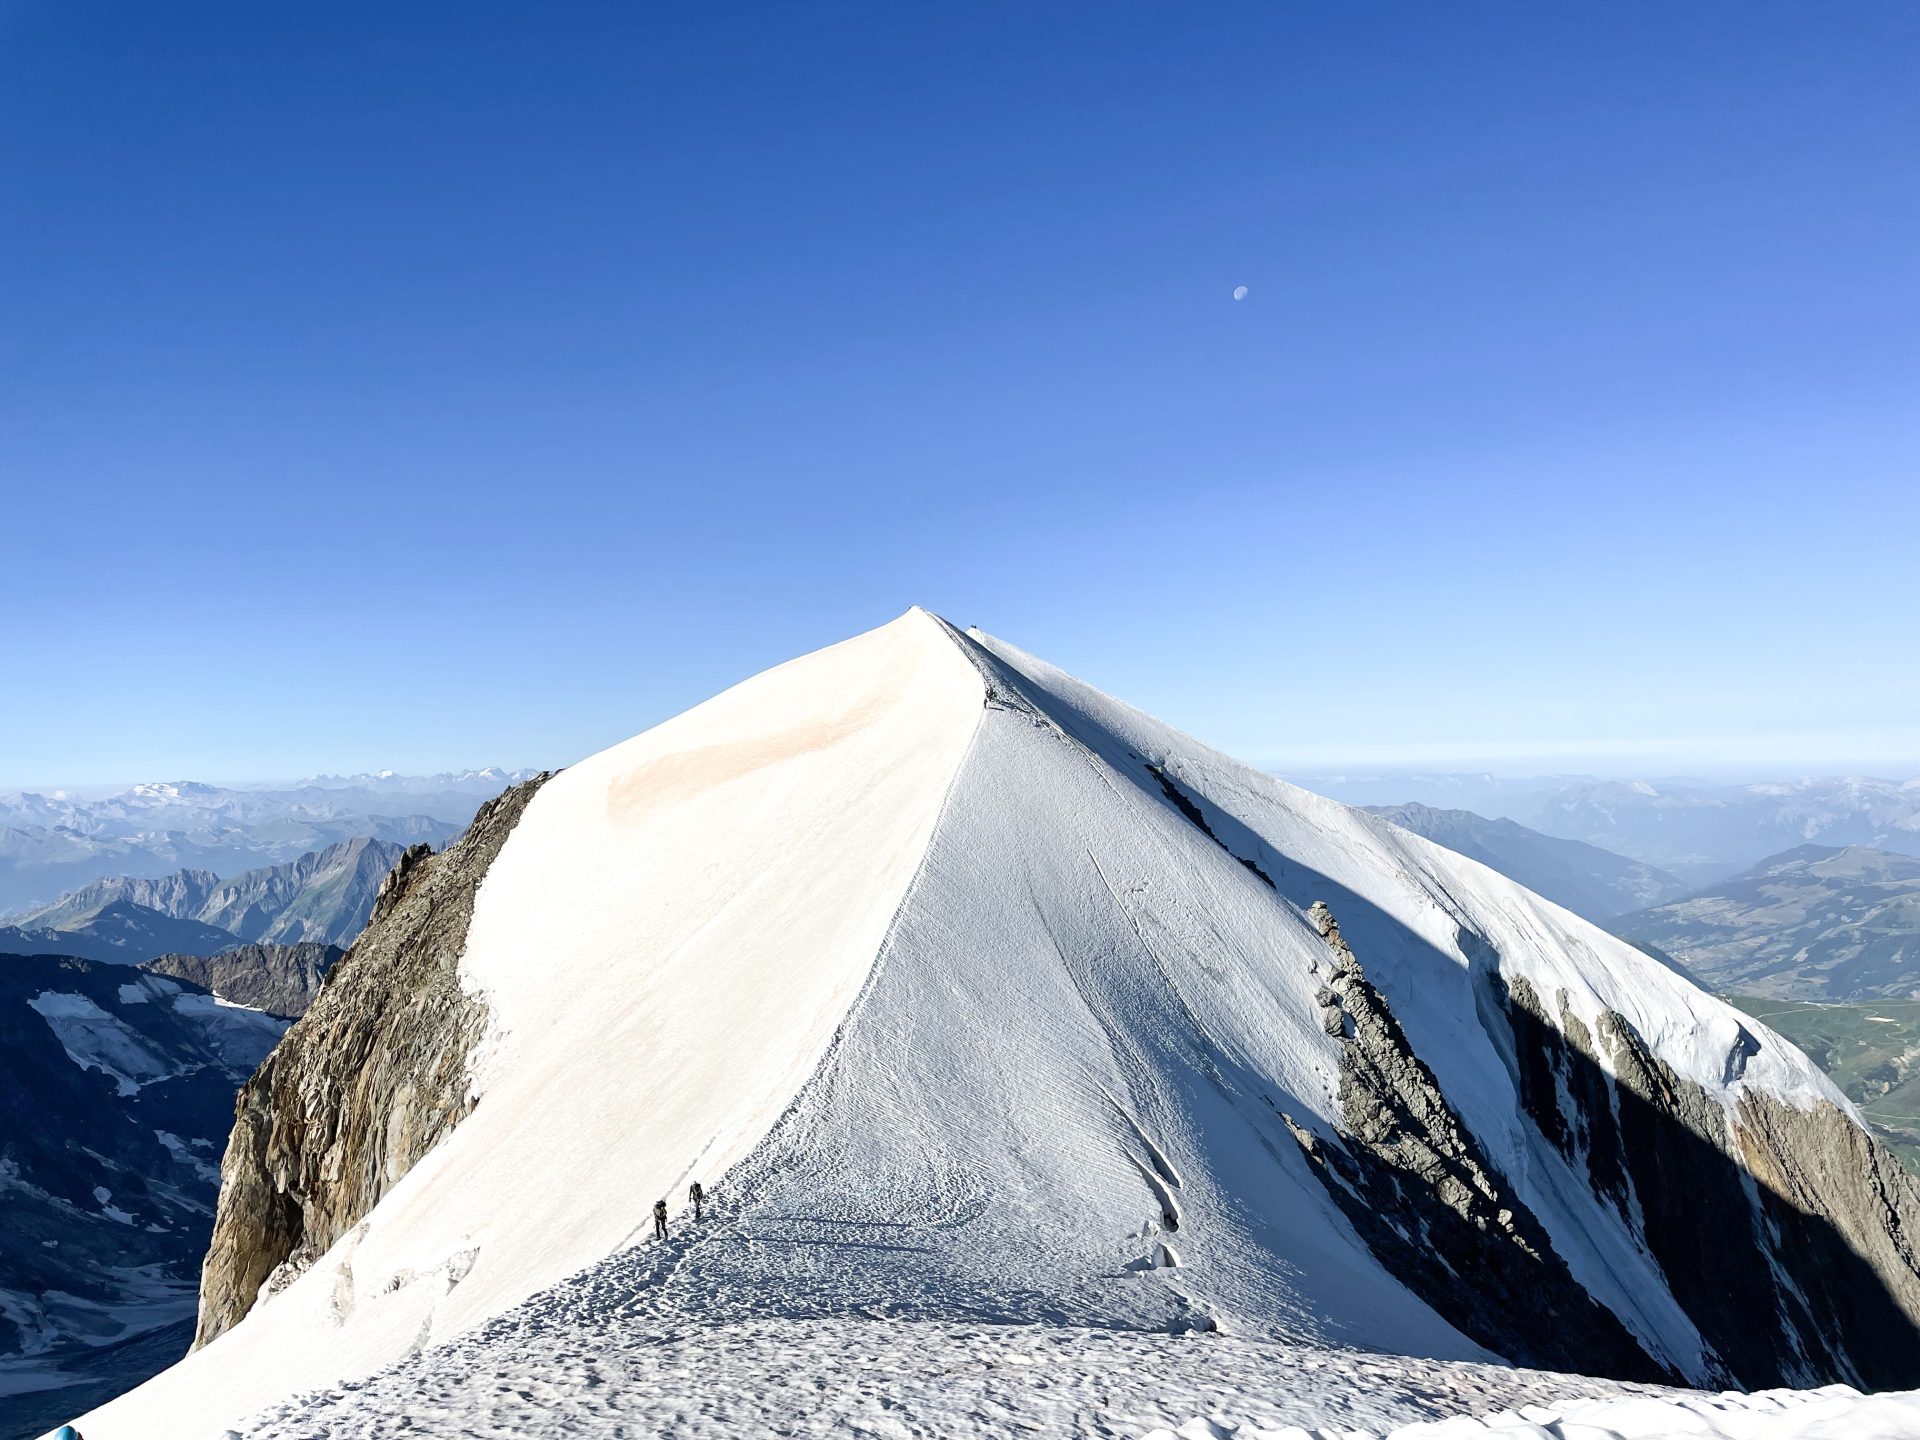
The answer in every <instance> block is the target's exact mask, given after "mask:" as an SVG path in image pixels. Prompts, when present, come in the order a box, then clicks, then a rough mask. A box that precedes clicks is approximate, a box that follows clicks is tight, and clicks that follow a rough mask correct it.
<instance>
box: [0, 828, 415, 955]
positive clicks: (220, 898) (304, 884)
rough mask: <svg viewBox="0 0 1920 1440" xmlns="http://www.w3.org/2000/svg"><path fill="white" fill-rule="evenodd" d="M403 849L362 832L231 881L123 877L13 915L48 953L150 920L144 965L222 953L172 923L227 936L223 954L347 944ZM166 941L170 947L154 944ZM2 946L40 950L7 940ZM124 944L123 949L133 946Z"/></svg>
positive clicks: (186, 873)
mask: <svg viewBox="0 0 1920 1440" xmlns="http://www.w3.org/2000/svg"><path fill="white" fill-rule="evenodd" d="M403 852H404V847H402V846H399V845H395V844H392V843H390V842H388V841H385V840H374V839H369V838H367V837H365V836H361V837H358V838H355V839H352V840H345V841H342V842H340V843H339V844H337V845H329V846H327V847H326V848H325V849H323V850H317V851H315V852H313V853H312V854H309V855H302V856H300V857H299V858H298V859H295V860H290V861H288V862H287V863H286V864H284V865H269V866H263V867H261V868H260V869H258V870H249V871H246V872H245V873H244V874H241V875H236V876H234V877H233V879H231V880H222V879H221V878H220V877H219V876H217V875H215V874H214V873H213V872H212V871H209V870H176V871H175V872H174V873H173V874H171V875H161V876H152V877H148V876H134V875H119V876H113V877H111V878H108V879H103V880H96V881H94V882H93V883H92V884H90V885H86V886H83V887H82V888H80V889H78V890H75V891H72V892H70V893H69V894H66V895H63V896H61V897H60V898H59V899H58V900H55V901H53V902H52V903H51V904H48V905H42V906H39V907H37V908H34V909H29V910H24V911H21V912H20V913H19V914H17V915H14V916H12V917H10V919H11V922H12V923H13V924H14V925H16V926H20V927H23V928H30V929H35V930H36V938H37V939H38V941H39V944H38V948H41V949H45V950H48V951H49V953H54V954H61V953H67V950H66V947H63V946H62V944H61V943H60V942H59V940H58V938H57V936H56V937H54V938H50V937H49V936H48V934H47V932H58V933H59V934H65V935H67V936H71V937H73V939H74V941H75V942H76V943H84V942H87V941H90V939H91V937H92V935H93V933H94V932H95V930H97V929H98V928H99V925H100V922H101V921H102V919H104V918H106V917H118V918H119V919H120V920H121V921H122V922H124V921H125V919H126V917H128V916H130V915H132V914H134V913H136V912H138V913H140V914H143V915H145V916H146V917H148V926H147V928H148V929H149V930H150V931H151V933H152V935H153V937H154V939H153V941H151V942H149V943H148V945H147V953H145V954H141V955H138V956H136V957H134V958H137V959H141V960H145V959H150V958H151V957H152V956H154V955H163V954H166V953H167V952H169V951H178V952H182V953H185V954H191V955H207V954H212V953H214V952H213V951H212V950H209V949H207V948H206V944H207V941H206V938H205V937H201V936H196V935H193V934H192V933H191V932H190V931H189V932H188V933H187V934H185V935H182V936H181V937H179V940H180V941H183V942H184V943H176V942H175V941H173V940H170V939H168V934H169V932H168V930H167V927H166V923H165V922H167V921H172V922H175V923H176V924H178V925H186V926H200V927H203V928H210V929H214V930H217V931H218V932H220V935H221V936H224V937H226V939H225V943H224V944H223V945H220V946H218V947H217V948H220V949H224V948H227V947H229V946H231V945H234V944H237V943H239V942H241V941H266V942H271V943H276V944H292V943H296V942H299V941H303V940H306V941H317V942H319V943H321V944H327V945H343V946H344V945H348V944H351V943H352V941H353V937H354V936H355V935H358V934H359V933H360V929H361V927H362V926H364V925H365V924H366V923H367V915H368V914H369V913H370V912H371V911H372V909H373V897H374V895H375V894H376V893H377V892H378V891H379V889H380V882H381V881H382V880H384V879H385V878H386V875H387V872H388V871H389V870H391V869H392V868H393V866H394V863H395V862H396V861H397V860H399V858H400V856H401V854H402V853H403ZM163 939H168V943H162V944H160V948H158V949H154V948H152V945H153V944H154V943H159V942H160V941H161V940H163ZM0 948H9V949H15V950H20V949H26V948H32V947H28V946H26V945H23V944H19V943H13V942H11V941H9V940H8V939H7V938H6V937H5V936H0ZM121 948H122V951H123V952H124V950H125V949H126V947H125V946H122V947H121ZM72 953H75V954H87V955H90V956H92V957H93V958H95V959H113V958H116V957H115V956H114V955H110V954H102V953H98V952H97V951H96V949H95V948H93V947H92V946H91V945H89V946H88V948H85V949H79V950H74V951H72Z"/></svg>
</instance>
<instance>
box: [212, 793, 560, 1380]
mask: <svg viewBox="0 0 1920 1440" xmlns="http://www.w3.org/2000/svg"><path fill="white" fill-rule="evenodd" d="M547 778H548V777H547V776H546V775H541V776H538V777H536V778H535V779H533V780H530V781H528V782H526V783H525V784H523V785H520V786H517V787H516V788H514V789H512V790H509V791H508V792H507V793H506V794H504V795H502V796H500V797H499V798H498V799H496V800H493V801H490V802H489V803H488V804H487V805H486V806H484V807H483V808H482V809H481V811H480V813H479V814H478V815H477V816H475V817H474V822H473V825H472V827H471V828H470V829H469V830H468V831H467V833H466V834H465V835H464V836H462V837H461V839H460V840H458V841H457V842H455V843H454V844H453V845H451V846H449V847H448V848H447V850H446V851H445V852H444V853H442V854H439V855H434V854H432V853H430V852H429V851H428V850H427V848H426V847H425V846H416V847H414V848H413V849H411V850H408V851H407V852H406V853H405V855H403V856H402V857H401V860H400V862H399V864H397V865H396V866H395V867H394V868H393V871H392V872H391V873H390V874H389V875H388V876H387V879H386V882H385V883H384V884H383V885H382V887H381V889H380V893H379V896H378V898H377V899H376V901H375V903H374V907H373V915H372V918H371V920H370V922H369V924H368V926H367V929H366V931H365V932H364V933H363V934H362V935H361V937H360V939H359V940H358V941H357V942H356V943H355V944H354V946H353V948H352V949H351V950H350V951H349V952H348V953H347V956H346V958H345V959H344V960H342V961H341V962H340V963H339V964H338V965H337V966H335V967H334V969H333V971H332V973H331V975H330V976H329V978H328V980H327V983H326V984H325V985H324V986H322V988H321V990H320V992H319V994H318V996H317V997H316V998H315V1000H314V1003H313V1005H312V1007H311V1008H310V1009H309V1010H308V1011H307V1013H306V1014H305V1016H303V1017H302V1018H301V1020H300V1021H299V1023H298V1024H296V1025H295V1026H294V1027H293V1029H292V1030H291V1031H289V1032H288V1034H287V1038H286V1039H285V1040H284V1041H283V1042H282V1043H281V1044H280V1046H279V1048H277V1049H276V1050H275V1051H274V1053H273V1054H272V1055H271V1056H269V1057H268V1059H267V1062H266V1063H265V1064H264V1065H262V1066H261V1067H260V1069H259V1070H258V1071H256V1072H255V1074H254V1076H253V1078H252V1079H251V1080H249V1081H248V1082H247V1084H246V1086H245V1088H244V1089H242V1090H241V1092H240V1096H239V1100H238V1102H237V1103H236V1107H235V1118H234V1128H233V1134H232V1137H231V1138H230V1139H229V1141H228V1143H227V1153H226V1158H225V1160H224V1161H223V1162H222V1165H221V1177H220V1180H221V1183H220V1204H219V1210H218V1213H217V1215H216V1217H215V1221H214V1232H213V1242H212V1245H211V1247H210V1248H209V1250H208V1252H207V1260H206V1265H205V1268H204V1270H203V1272H202V1276H201V1287H200V1318H199V1327H198V1331H197V1334H196V1336H195V1344H196V1346H197V1345H204V1344H206V1343H207V1342H208V1341H209V1340H212V1339H213V1338H214V1337H215V1336H217V1335H220V1334H222V1333H223V1332H224V1331H226V1330H228V1329H230V1328H231V1327H232V1326H233V1325H235V1324H236V1323H238V1322H239V1320H240V1319H241V1318H242V1317H244V1316H245V1315H246V1314H247V1312H248V1311H249V1310H250V1309H252V1307H253V1306H254V1304H255V1303H256V1301H257V1300H258V1299H259V1298H261V1296H262V1295H263V1293H264V1294H271V1293H273V1291H274V1290H276V1289H277V1288H279V1286H280V1285H281V1284H283V1283H285V1282H286V1281H287V1280H289V1279H291V1278H292V1277H293V1276H295V1275H297V1274H298V1273H299V1272H300V1270H302V1269H303V1268H304V1267H305V1266H306V1265H307V1264H310V1263H311V1262H312V1260H313V1259H314V1258H315V1257H317V1256H318V1255H320V1254H321V1253H323V1252H324V1251H325V1250H326V1249H327V1247H328V1246H329V1245H331V1244H332V1243H333V1242H334V1241H335V1240H336V1239H338V1238H339V1237H340V1236H341V1235H342V1234H344V1233H345V1232H346V1231H347V1230H349V1229H350V1228H351V1227H352V1226H353V1225H354V1224H355V1223H357V1222H358V1221H359V1220H360V1218H361V1217H362V1216H364V1215H365V1214H366V1213H367V1212H368V1211H369V1210H371V1209H372V1208H373V1206H374V1205H375V1204H376V1203H378V1201H379V1200H380V1197H381V1196H382V1195H384V1194H385V1193H386V1192H387V1191H388V1190H389V1189H390V1188H392V1186H393V1185H394V1184H395V1183H396V1182H397V1181H398V1180H399V1179H400V1178H401V1177H402V1176H403V1175H405V1174H406V1173H407V1171H408V1170H410V1169H411V1168H412V1167H413V1165H414V1163H415V1162H416V1161H418V1160H419V1159H420V1157H421V1156H422V1155H424V1154H425V1153H426V1152H427V1151H428V1150H429V1149H431V1148H432V1147H433V1145H434V1144H435V1143H436V1142H437V1141H439V1140H440V1138H441V1137H442V1136H444V1135H445V1134H446V1133H447V1132H448V1131H449V1130H451V1129H452V1128H453V1126H454V1125H456V1124H457V1123H458V1122H459V1121H460V1119H461V1118H462V1117H463V1116H464V1115H465V1114H466V1113H467V1110H468V1108H469V1106H470V1104H471V1101H470V1099H469V1086H468V1071H467V1057H468V1055H469V1053H470V1052H471V1051H472V1049H473V1047H474V1045H475V1044H476V1043H477V1042H478V1041H479V1039H480V1037H481V1034H482V1032H483V1031H484V1029H485V1026H486V1019H487V1017H486V1011H485V1009H484V1007H483V1006H482V1005H480V1004H479V1003H478V1002H477V1001H475V1000H474V999H472V998H471V997H469V996H468V995H466V994H464V993H463V992H462V990H461V988H460V979H459V961H460V955H461V951H462V950H463V949H464V948H465V944H466V936H467V926H468V923H469V921H470V920H471V919H472V915H473V901H474V895H475V893H476V892H477V891H478V889H479V886H480V881H481V880H482V878H484V876H485V875H486V873H487V869H488V867H489V866H490V865H491V864H492V863H493V860H494V857H495V856H497V855H498V854H499V852H500V847H501V846H502V845H503V844H504V843H505V842H506V839H507V836H508V835H509V834H511V833H512V830H513V827H514V825H515V824H516V823H518V821H519V819H520V816H521V814H522V812H523V811H524V810H525V808H526V805H527V802H528V801H529V800H530V799H531V798H532V797H533V794H534V792H535V791H536V790H538V789H539V787H540V786H541V784H543V783H544V782H545V781H546V779H547Z"/></svg>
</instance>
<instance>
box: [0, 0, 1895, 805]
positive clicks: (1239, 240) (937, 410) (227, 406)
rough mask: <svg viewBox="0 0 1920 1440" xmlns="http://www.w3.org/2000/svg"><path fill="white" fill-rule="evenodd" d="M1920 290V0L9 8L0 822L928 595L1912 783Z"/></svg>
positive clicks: (1332, 728)
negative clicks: (120, 784) (5, 799)
mask: <svg viewBox="0 0 1920 1440" xmlns="http://www.w3.org/2000/svg"><path fill="white" fill-rule="evenodd" d="M1916 256H1920V7H1916V6H1914V5H1913V4H1911V3H1908V0H1898V3H1886V0H1849V3H1848V4H1845V5H1839V6H1835V5H1821V4H1814V3H1804V4H1776V3H1754V0H1742V3H1697V4H1687V5H1674V4H1670V3H1664V0H1663V3H1657V4H1655V3H1642V4H1632V3H1626V4H1608V5H1593V6H1578V7H1575V6H1560V5H1532V4H1523V3H1519V0H1514V3H1509V4H1498V5H1482V4H1471V3H1459V4H1456V3H1449V4H1444V5H1436V4H1431V3H1399V4H1388V3H1377V4H1373V3H1361V4H1351V5H1348V4H1338V5H1335V4H1323V3H1306V0H1294V3H1270V4H1260V5H1244V6H1242V5H1213V6H1185V5H1175V4H1162V5H1136V4H1126V3H1102V4H1098V5H1066V4H1061V5H1049V6H1041V7H1029V6H1013V5H992V4H964V5H952V6H923V5H899V4H878V3H876V4H871V5H838V4H831V5H828V4H812V3H809V4H804V5H792V4H781V5H766V6H750V5H736V4H720V5H711V6H675V7H665V6H651V5H636V4H631V3H618V4H613V3H608V4H599V3H566V4H558V5H527V4H505V5H503V4H491V3H476V0H461V3H457V4H456V3H447V4H433V3H401V4H394V3H392V0H381V3H377V4H362V3H347V0H329V3H325V4H299V5H294V4H284V5H283V4H273V5H263V4H259V3H256V0H249V3H245V4H239V3H196V4H192V5H185V6H172V5H129V4H125V3H122V0H107V3H99V0H0V535H3V536H4V548H3V549H0V554H4V556H5V569H4V572H0V637H3V639H0V645H3V647H4V648H3V650H0V656H3V657H4V664H5V667H6V673H7V676H8V681H9V683H8V686H7V696H6V698H7V703H6V704H5V705H4V707H0V785H18V784H50V783H57V782H81V781H88V780H106V779H138V778H154V777H163V776H165V777H180V776H198V777H211V778H239V777H248V776H285V775H293V774H300V773H307V772H312V771H319V770H342V769H357V768H378V767H386V766H391V767H394V768H398V769H407V770H417V769H433V768H441V767H446V766H458V765H467V764H481V763H490V762H494V763H505V764H522V763H553V762H564V761H568V760H571V759H574V758H577V757H578V756H580V755H582V754H584V753H587V752H589V751H591V750H594V749H596V748H599V747H600V746H602V745H604V744H607V743H609V742H612V741H614V740H617V739H620V738H623V737H625V736H626V735H628V734H631V733H633V732H635V731H638V730H640V729H642V728H644V727H645V726H647V725H649V724H651V723H653V722H654V721H656V720H659V719H661V718H663V717H664V716H666V715H668V714H670V713H672V712H674V711H676V710H678V709H680V708H682V707H684V706H685V705H687V704H689V703H691V702H693V701H696V700H698V699H700V698H702V697H703V696H705V695H707V694H709V693H711V692H712V691H714V690H716V689H718V688H720V687H722V686H724V685H726V684H728V683H730V682H732V681H733V680H735V679H738V678H740V677H742V676H744V675H746V674H749V673H751V672H753V671H755V670H757V669H759V668H762V667H763V666H765V665H767V664H770V663H773V662H776V661H778V660H781V659H784V658H787V657H789V656H791V655H793V654H796V653H798V652H801V651H804V650H807V649H811V648H813V647H815V646H817V645H820V644H824V643H827V642H830V641H833V640H836V639H839V638H842V637H844V636H846V635H848V634H850V633H853V632H855V631H858V630H861V629H864V628H866V627H868V626H870V625H873V624H877V623H879V622H882V621H884V620H887V619H889V618H891V617H892V616H893V615H895V614H896V613H898V612H899V611H900V610H902V609H904V608H905V607H906V606H907V605H909V604H911V603H916V602H917V603H921V604H924V605H927V606H929V607H930V608H933V609H936V610H939V611H941V612H943V613H945V614H946V615H948V616H949V617H951V618H952V619H954V620H956V621H958V622H960V623H962V624H973V623H978V624H981V625H983V626H985V627H986V628H988V629H991V630H993V631H995V632H997V633H999V634H1002V635H1004V636H1006V637H1008V638H1010V639H1013V640H1015V641H1016V642H1018V643H1020V644H1023V645H1025V646H1027V647H1028V648H1030V649H1033V650H1036V651H1038V652H1040V653H1042V654H1044V655H1046V656H1048V657H1049V658H1050V659H1053V660H1055V661H1056V662H1057V663H1060V664H1063V665H1065V666H1067V667H1068V668H1071V669H1074V670H1076V671H1078V672H1080V673H1081V674H1083V675H1085V676H1087V677H1088V678H1089V679H1092V680H1094V681H1095V682H1097V683H1099V684H1101V685H1103V686H1105V687H1107V688H1108V689H1110V690H1113V691H1115V692H1116V693H1118V694H1120V695H1121V696H1123V697H1125V698H1127V699H1130V700H1132V701H1134V702H1135V703H1137V704H1140V705H1142V706H1144V707H1146V708H1148V709H1150V710H1153V711H1155V712H1157V713H1159V714H1162V715H1164V716H1165V717H1166V718H1168V719H1171V720H1173V721H1175V722H1177V723H1179V724H1181V725H1183V726H1185V727H1186V728H1188V729H1190V730H1192V731H1194V732H1196V733H1197V734H1199V735H1200V736H1202V737H1203V738H1205V739H1208V740H1211V741H1213V742H1215V743H1218V744H1220V745H1223V746H1225V747H1226V748H1228V749H1231V750H1234V751H1236V752H1238V753H1240V754H1242V755H1243V756H1244V757H1246V758H1249V759H1253V760H1256V761H1259V762H1262V763H1268V764H1272V765H1275V766H1281V767H1307V766H1322V765H1335V764H1347V763H1353V764H1382V763H1422V764H1436V765H1437V764H1459V763H1462V762H1468V763H1479V764H1498V765H1505V766H1517V767H1519V768H1521V769H1528V768H1533V769H1539V768H1555V767H1561V766H1566V765H1580V766H1585V767H1588V768H1594V769H1599V770H1601V771H1604V772H1607V773H1627V772H1641V771H1653V770H1673V769H1690V770H1695V771H1703V770H1708V769H1711V768H1715V767H1728V766H1731V767H1745V768H1749V769H1753V770H1757V771H1770V770H1799V769H1834V768H1842V769H1844V768H1861V769H1878V770H1881V771H1887V770H1891V769H1899V768H1903V767H1911V768H1912V769H1914V770H1920V666H1916V664H1915V662H1914V655H1915V652H1916V649H1920V646H1917V645H1916V640H1915V632H1916V625H1915V621H1916V618H1917V617H1920V486H1917V485H1916V481H1920V473H1917V472H1920V466H1917V465H1916V460H1917V459H1920V289H1917V288H1916V284H1915V280H1916ZM1242 284H1244V285H1246V286H1248V287H1250V291H1251V293H1250V294H1249V296H1248V298H1247V299H1246V300H1245V301H1244V302H1241V303H1235V302H1234V301H1233V299H1232V298H1231V292H1232V289H1233V287H1234V286H1236V285H1242Z"/></svg>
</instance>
